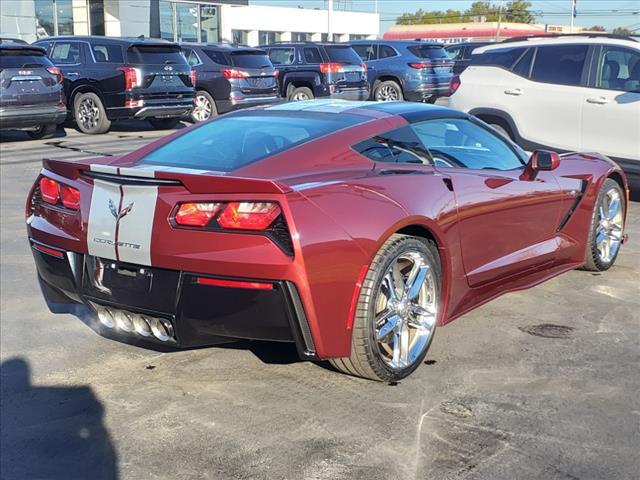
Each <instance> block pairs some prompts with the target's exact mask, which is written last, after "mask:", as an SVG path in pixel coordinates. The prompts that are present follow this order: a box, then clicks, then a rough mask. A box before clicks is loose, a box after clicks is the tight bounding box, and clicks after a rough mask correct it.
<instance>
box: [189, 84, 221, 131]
mask: <svg viewBox="0 0 640 480" xmlns="http://www.w3.org/2000/svg"><path fill="white" fill-rule="evenodd" d="M216 115H218V109H217V108H216V102H215V101H214V100H213V97H212V96H211V95H209V93H208V92H205V91H204V90H200V91H198V92H196V99H195V106H194V108H193V111H192V112H191V121H192V122H194V123H197V122H204V121H206V120H209V119H210V118H211V117H215V116H216Z"/></svg>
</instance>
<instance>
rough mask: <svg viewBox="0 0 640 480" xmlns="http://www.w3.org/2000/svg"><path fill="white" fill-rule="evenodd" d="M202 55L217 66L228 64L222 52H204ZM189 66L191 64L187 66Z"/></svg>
mask: <svg viewBox="0 0 640 480" xmlns="http://www.w3.org/2000/svg"><path fill="white" fill-rule="evenodd" d="M204 53H205V54H206V55H207V57H209V58H210V59H211V60H212V61H213V62H214V63H217V64H218V65H229V62H227V59H226V58H225V56H224V53H222V52H217V51H215V50H204ZM189 58H190V57H189ZM198 60H199V59H198ZM189 65H191V64H189Z"/></svg>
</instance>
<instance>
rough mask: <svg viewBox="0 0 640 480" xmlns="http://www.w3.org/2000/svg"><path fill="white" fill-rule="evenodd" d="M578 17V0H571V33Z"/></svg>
mask: <svg viewBox="0 0 640 480" xmlns="http://www.w3.org/2000/svg"><path fill="white" fill-rule="evenodd" d="M575 18H576V0H571V33H573V21H574V20H575Z"/></svg>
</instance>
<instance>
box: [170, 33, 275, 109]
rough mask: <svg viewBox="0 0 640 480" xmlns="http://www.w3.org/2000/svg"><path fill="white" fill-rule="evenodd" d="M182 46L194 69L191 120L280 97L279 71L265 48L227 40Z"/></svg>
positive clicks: (183, 44)
mask: <svg viewBox="0 0 640 480" xmlns="http://www.w3.org/2000/svg"><path fill="white" fill-rule="evenodd" d="M181 46H182V49H183V51H184V55H185V57H187V62H188V63H189V65H190V66H191V68H193V69H194V70H195V72H196V73H195V77H196V100H195V108H194V109H193V112H192V113H191V119H192V120H193V121H195V122H202V121H204V120H208V119H209V118H211V117H212V116H215V115H217V114H218V113H226V112H229V111H231V110H237V109H240V108H246V107H252V106H255V105H264V104H269V103H274V102H278V101H280V100H281V98H280V95H279V93H278V71H277V70H276V69H275V68H274V66H273V64H272V63H271V60H269V57H268V56H267V53H266V52H265V51H264V50H259V49H256V48H249V47H234V46H232V45H229V44H207V45H202V44H197V43H182V44H181Z"/></svg>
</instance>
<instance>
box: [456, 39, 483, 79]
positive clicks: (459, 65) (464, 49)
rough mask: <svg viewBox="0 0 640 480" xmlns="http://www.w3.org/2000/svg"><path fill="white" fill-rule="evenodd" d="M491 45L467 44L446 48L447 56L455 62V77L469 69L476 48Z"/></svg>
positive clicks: (457, 44)
mask: <svg viewBox="0 0 640 480" xmlns="http://www.w3.org/2000/svg"><path fill="white" fill-rule="evenodd" d="M491 44H492V42H465V43H456V44H454V45H447V46H445V47H444V49H445V51H446V52H447V55H449V58H450V59H451V60H453V62H454V65H453V73H454V75H460V74H461V73H462V72H464V71H465V70H466V69H467V67H468V66H469V65H470V64H471V55H472V53H473V51H474V50H475V49H476V48H478V47H483V46H484V45H491Z"/></svg>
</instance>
